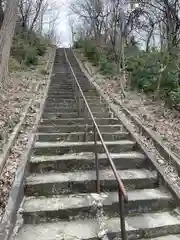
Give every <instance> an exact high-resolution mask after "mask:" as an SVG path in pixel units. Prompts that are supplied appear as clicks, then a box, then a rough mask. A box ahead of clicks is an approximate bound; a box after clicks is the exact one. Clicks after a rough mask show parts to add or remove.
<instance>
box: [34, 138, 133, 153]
mask: <svg viewBox="0 0 180 240" xmlns="http://www.w3.org/2000/svg"><path fill="white" fill-rule="evenodd" d="M105 144H106V146H107V148H108V150H109V151H110V152H112V153H119V152H123V151H131V150H133V148H134V147H135V145H136V143H135V142H134V141H130V140H119V141H110V142H105ZM94 149H95V145H94V141H93V142H60V141H58V142H36V143H35V145H34V150H33V152H34V154H36V155H63V154H66V153H73V152H76V153H80V152H94ZM97 151H98V153H104V148H103V146H102V143H101V142H99V141H98V142H97Z"/></svg>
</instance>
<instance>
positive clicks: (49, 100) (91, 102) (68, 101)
mask: <svg viewBox="0 0 180 240" xmlns="http://www.w3.org/2000/svg"><path fill="white" fill-rule="evenodd" d="M57 100H58V101H57ZM74 102H75V98H73V99H72V98H71V99H62V98H61V99H57V98H52V97H51V98H49V97H47V99H46V104H47V103H48V104H54V103H55V104H61V103H63V104H74ZM103 103H104V101H103V100H99V98H98V99H94V100H88V104H89V105H90V106H91V105H96V104H98V105H99V104H103Z"/></svg>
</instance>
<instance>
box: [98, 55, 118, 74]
mask: <svg viewBox="0 0 180 240" xmlns="http://www.w3.org/2000/svg"><path fill="white" fill-rule="evenodd" d="M99 66H100V71H101V73H102V74H104V75H109V76H113V75H114V74H115V64H114V63H112V61H110V60H108V59H107V58H106V57H105V56H102V57H101V58H100V61H99Z"/></svg>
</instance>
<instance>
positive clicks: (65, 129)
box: [38, 124, 124, 133]
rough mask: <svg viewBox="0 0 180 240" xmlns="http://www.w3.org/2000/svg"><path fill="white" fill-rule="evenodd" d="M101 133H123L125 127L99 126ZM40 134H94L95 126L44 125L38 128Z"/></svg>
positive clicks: (118, 125)
mask: <svg viewBox="0 0 180 240" xmlns="http://www.w3.org/2000/svg"><path fill="white" fill-rule="evenodd" d="M98 127H99V129H100V131H101V132H112V133H113V132H117V131H119V132H120V131H121V132H122V131H123V130H124V127H123V125H120V124H117V125H115V124H114V125H99V126H98ZM38 131H39V132H43V133H71V132H85V131H86V132H87V133H88V132H93V131H94V126H93V125H67V126H66V125H43V126H41V125H40V126H39V127H38Z"/></svg>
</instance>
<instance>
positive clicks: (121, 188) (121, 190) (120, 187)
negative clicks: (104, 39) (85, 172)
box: [64, 49, 128, 240]
mask: <svg viewBox="0 0 180 240" xmlns="http://www.w3.org/2000/svg"><path fill="white" fill-rule="evenodd" d="M64 54H65V57H66V61H67V63H68V65H69V67H70V70H71V72H72V74H73V77H74V80H75V82H76V85H77V87H78V90H79V92H80V94H81V96H82V99H83V101H84V103H85V106H86V108H87V110H88V112H89V114H90V117H91V119H92V122H93V125H94V142H95V145H97V134H98V135H99V138H100V141H101V143H102V146H103V148H104V150H105V153H106V156H107V158H108V160H109V163H110V166H111V168H112V170H113V173H114V175H115V178H116V181H117V182H118V193H119V203H120V218H121V234H122V239H123V240H126V239H127V235H126V231H125V220H124V216H123V215H124V202H125V203H127V202H128V195H127V192H126V190H125V187H124V184H123V182H122V181H121V179H120V177H119V175H118V172H117V169H116V166H115V164H114V161H113V159H112V157H111V155H110V153H109V150H108V148H107V146H106V144H105V142H104V140H103V137H102V134H101V132H100V130H99V127H98V125H97V123H96V121H95V119H94V116H93V113H92V112H91V109H90V107H89V104H88V102H87V100H86V98H85V96H84V93H83V91H82V88H81V86H80V84H79V82H78V80H77V77H76V75H75V73H74V70H73V68H72V66H71V63H70V61H69V59H68V57H67V53H66V50H65V49H64ZM95 152H96V153H95V155H96V158H97V157H98V156H97V151H95ZM96 171H97V172H96V174H97V182H98V183H97V191H98V193H100V185H99V173H98V172H99V164H98V159H96ZM123 198H124V199H123Z"/></svg>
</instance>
